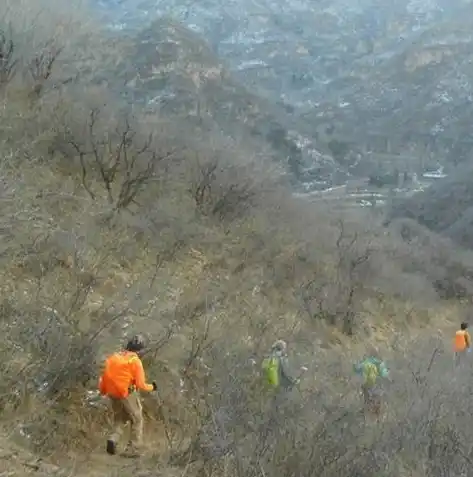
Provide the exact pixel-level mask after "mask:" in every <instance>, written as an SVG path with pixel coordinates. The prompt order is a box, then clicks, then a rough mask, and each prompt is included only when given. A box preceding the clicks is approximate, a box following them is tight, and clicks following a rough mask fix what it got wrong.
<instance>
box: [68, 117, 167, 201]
mask: <svg viewBox="0 0 473 477" xmlns="http://www.w3.org/2000/svg"><path fill="white" fill-rule="evenodd" d="M99 115H100V111H99V110H98V109H93V110H92V111H91V112H90V115H89V119H88V121H87V124H86V136H87V137H86V139H85V140H82V141H81V140H80V139H78V138H77V137H75V135H74V134H73V133H72V131H71V130H70V129H67V130H66V134H65V137H66V141H67V143H68V144H69V145H70V146H72V148H73V149H74V150H75V152H76V153H77V156H78V158H79V162H80V167H81V171H82V185H83V187H84V189H85V190H86V191H87V193H88V194H89V195H90V197H91V198H92V199H96V194H95V193H94V191H93V184H94V182H95V181H91V180H89V173H90V172H95V173H97V174H98V177H97V179H98V180H99V182H100V183H101V184H102V187H103V189H104V190H105V192H106V196H107V200H108V202H109V204H110V205H111V206H112V207H113V209H114V210H120V209H124V208H126V207H128V206H129V205H130V204H132V203H136V197H137V195H138V193H139V192H140V191H141V189H142V188H143V186H144V185H145V184H147V183H148V182H149V181H150V180H152V178H153V176H154V174H155V170H156V166H157V164H158V163H159V162H161V161H163V160H164V159H166V158H168V157H169V156H170V155H171V154H172V153H171V152H169V153H163V154H159V153H158V152H157V151H156V150H155V149H154V146H153V136H152V134H149V135H148V137H147V138H146V139H145V140H144V141H143V142H142V143H141V144H138V141H137V133H136V131H135V130H134V129H133V128H132V126H131V124H130V122H129V120H128V118H125V124H124V126H123V127H117V128H116V129H115V131H114V132H113V133H105V134H103V135H102V134H100V132H99V126H98V119H99Z"/></svg>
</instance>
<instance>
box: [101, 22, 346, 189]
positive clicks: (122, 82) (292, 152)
mask: <svg viewBox="0 0 473 477" xmlns="http://www.w3.org/2000/svg"><path fill="white" fill-rule="evenodd" d="M125 51H126V53H125V54H124V55H123V56H122V57H121V59H120V61H119V62H118V63H116V64H115V65H114V66H113V70H106V71H103V72H102V73H101V74H100V75H99V77H98V81H99V82H103V81H105V82H107V83H108V84H109V85H110V86H112V90H114V91H116V92H117V93H119V94H121V95H122V96H124V97H125V98H129V100H130V101H131V102H132V103H133V104H135V105H136V104H142V105H143V106H144V107H145V109H146V110H147V111H148V112H149V113H150V114H159V115H162V116H167V117H170V116H175V117H178V118H180V119H181V120H182V122H183V123H187V124H188V127H189V128H198V129H200V130H203V131H213V132H214V133H217V134H218V133H220V134H223V135H224V136H229V137H233V138H234V139H237V138H244V140H245V141H250V142H251V144H252V147H253V149H254V150H257V149H258V150H259V151H260V152H261V153H264V152H266V153H267V154H271V155H273V156H274V158H275V160H276V161H277V162H278V163H280V164H282V165H283V167H284V168H286V169H287V170H288V171H290V172H291V174H292V175H293V177H294V176H295V178H296V179H299V180H302V181H303V180H304V179H305V175H306V174H307V171H308V170H310V171H312V176H311V177H310V180H313V179H314V176H315V177H316V178H317V179H318V180H319V181H324V180H325V181H330V182H333V178H334V176H335V174H336V173H337V172H339V171H340V170H341V168H340V167H339V166H337V165H336V164H335V163H334V161H333V160H332V158H331V157H330V156H329V155H323V154H321V153H320V152H318V151H317V149H316V145H315V141H314V139H313V138H311V137H310V135H309V136H307V135H304V132H305V129H306V127H305V125H304V123H303V122H302V121H300V120H298V119H297V117H294V116H293V115H291V114H289V113H288V111H287V110H286V109H284V108H283V107H282V106H280V105H278V104H276V103H274V102H271V101H268V100H266V99H264V98H262V97H261V96H258V95H257V94H255V93H254V92H252V91H250V90H249V89H248V88H246V87H245V86H244V85H242V84H241V83H239V82H238V81H237V80H235V78H234V77H233V74H232V73H230V72H229V71H228V69H227V68H226V66H225V64H223V63H222V62H221V61H220V60H219V58H218V57H217V56H216V55H215V54H214V52H213V51H211V49H210V48H209V46H208V45H207V43H206V42H205V41H204V40H203V38H202V37H201V36H200V35H198V34H196V33H195V32H193V31H192V30H190V29H188V28H186V27H185V26H183V25H182V24H180V23H178V22H174V21H171V20H169V19H160V20H156V21H154V22H153V23H152V24H151V25H150V26H149V27H147V28H145V29H144V30H142V31H141V32H139V33H138V34H137V35H136V36H131V37H130V38H129V39H128V41H127V44H126V46H125ZM293 183H294V184H297V182H296V181H294V180H293Z"/></svg>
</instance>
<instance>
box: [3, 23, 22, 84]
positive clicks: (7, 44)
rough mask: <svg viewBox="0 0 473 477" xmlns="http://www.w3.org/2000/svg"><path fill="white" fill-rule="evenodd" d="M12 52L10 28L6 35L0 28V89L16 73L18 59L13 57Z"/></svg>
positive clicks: (13, 48)
mask: <svg viewBox="0 0 473 477" xmlns="http://www.w3.org/2000/svg"><path fill="white" fill-rule="evenodd" d="M14 52H15V44H14V43H13V40H12V35H11V30H10V33H9V34H8V36H7V35H6V34H5V32H4V31H2V30H0V89H2V88H4V87H5V86H6V85H7V84H8V83H9V82H10V81H11V79H12V78H13V76H14V75H15V73H16V67H17V63H18V60H17V59H15V57H14Z"/></svg>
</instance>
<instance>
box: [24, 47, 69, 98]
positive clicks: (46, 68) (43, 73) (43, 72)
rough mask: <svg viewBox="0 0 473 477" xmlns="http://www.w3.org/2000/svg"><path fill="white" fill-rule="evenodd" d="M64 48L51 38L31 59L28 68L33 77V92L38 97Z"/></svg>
mask: <svg viewBox="0 0 473 477" xmlns="http://www.w3.org/2000/svg"><path fill="white" fill-rule="evenodd" d="M62 50H63V48H62V47H57V46H56V45H55V43H54V41H53V40H51V41H49V42H48V43H46V44H45V45H44V47H43V48H42V50H41V51H40V52H39V53H37V54H36V55H35V56H34V57H33V59H32V60H31V62H30V64H29V68H28V70H29V73H30V75H31V78H32V79H33V94H34V95H35V96H36V97H39V96H40V95H41V93H42V92H43V90H44V86H45V84H46V81H47V80H48V79H49V78H50V77H51V74H52V72H53V67H54V64H55V63H56V61H57V59H58V57H59V55H60V54H61V52H62Z"/></svg>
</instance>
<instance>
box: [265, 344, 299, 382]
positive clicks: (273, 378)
mask: <svg viewBox="0 0 473 477" xmlns="http://www.w3.org/2000/svg"><path fill="white" fill-rule="evenodd" d="M262 368H263V373H264V377H265V382H266V385H267V386H268V387H269V388H271V389H273V390H277V391H279V390H285V391H288V390H290V389H292V387H293V386H294V385H296V384H297V382H298V380H297V379H295V378H293V376H292V374H291V372H290V370H289V360H288V357H287V343H286V342H285V341H284V340H277V341H276V342H275V343H274V344H273V346H272V347H271V353H270V355H269V356H268V357H266V358H265V359H264V360H263V363H262Z"/></svg>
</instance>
